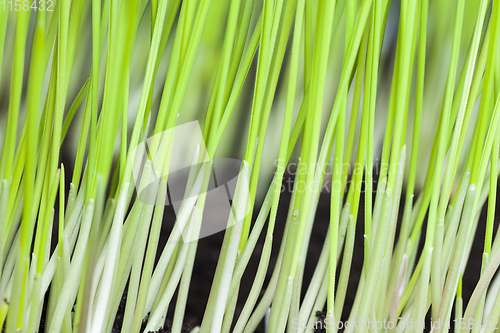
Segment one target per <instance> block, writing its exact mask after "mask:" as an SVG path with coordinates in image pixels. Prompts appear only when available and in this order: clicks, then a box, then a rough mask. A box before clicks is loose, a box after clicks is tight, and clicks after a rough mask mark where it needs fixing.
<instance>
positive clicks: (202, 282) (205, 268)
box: [2, 178, 500, 333]
mask: <svg viewBox="0 0 500 333" xmlns="http://www.w3.org/2000/svg"><path fill="white" fill-rule="evenodd" d="M375 179H376V178H375ZM374 187H375V186H374ZM375 188H376V187H375ZM403 193H404V192H403ZM361 198H362V199H361V201H362V202H361V203H360V207H363V205H364V203H363V196H362V197H361ZM497 198H498V199H497V200H498V201H500V196H499V197H497ZM280 200H281V202H280V205H279V207H280V208H279V209H278V217H277V221H276V227H275V232H274V244H273V252H272V256H271V262H270V265H269V270H268V274H267V277H266V281H265V284H264V288H265V286H266V285H267V283H268V282H269V279H270V276H271V274H272V269H273V268H274V266H275V263H276V259H277V254H278V251H279V246H280V242H281V239H282V236H283V231H284V227H285V225H284V224H285V220H286V215H287V209H288V203H289V201H290V193H286V192H285V193H283V194H282V195H281V199H280ZM401 201H402V202H403V200H401ZM497 205H498V202H497ZM486 207H487V204H485V206H484V207H483V211H482V216H481V219H480V223H479V225H478V229H477V231H476V236H475V241H474V245H473V247H472V252H471V254H470V258H471V259H473V258H481V256H482V251H483V245H484V244H483V243H484V233H485V224H486V223H485V221H486ZM402 209H403V207H401V208H400V210H401V212H402ZM255 211H258V210H255ZM363 213H364V212H363V210H362V209H360V212H359V214H358V222H357V227H356V240H355V246H354V256H353V262H352V266H351V267H352V268H351V273H350V278H349V285H348V290H347V295H346V300H345V305H344V311H343V313H342V318H341V319H340V320H342V321H345V320H347V318H348V315H349V313H350V310H351V307H352V304H353V302H354V297H355V291H356V289H357V285H358V283H359V278H360V274H361V268H362V266H363V246H364V244H363ZM255 215H256V214H255ZM254 217H255V216H254ZM174 219H175V213H174V211H173V209H172V208H171V207H167V209H166V210H165V220H164V224H163V229H162V236H161V239H160V244H159V249H162V248H163V246H164V245H165V243H166V241H167V237H168V235H169V234H170V231H171V229H172V224H173V221H174ZM329 219H330V195H329V194H328V193H325V194H321V196H320V200H319V204H318V209H317V213H316V219H315V223H314V227H313V231H312V234H311V240H310V242H309V251H308V257H307V261H306V266H305V271H304V280H303V285H304V286H307V285H308V283H309V281H310V279H311V277H312V274H313V272H314V268H315V266H316V264H317V261H318V258H319V256H320V253H321V249H322V246H323V243H324V240H325V235H326V233H327V230H328V225H329ZM495 221H496V223H495V230H498V221H499V210H498V209H497V216H496V219H495ZM424 228H425V225H424ZM266 229H267V225H265V226H264V230H266ZM264 235H265V232H263V234H262V235H261V237H260V239H259V242H258V244H257V246H256V248H255V250H254V254H253V256H252V258H251V260H250V262H249V264H248V266H247V269H246V271H245V274H244V275H243V278H242V283H241V288H240V291H239V297H238V303H237V307H236V313H235V316H234V318H235V322H236V320H237V319H238V317H239V315H240V313H241V310H242V309H243V306H244V303H245V300H246V298H247V296H248V294H249V292H250V289H251V287H252V281H253V277H254V276H255V273H256V271H257V266H258V263H259V259H260V256H261V253H262V247H263V244H264ZM223 237H224V232H219V233H217V234H215V235H212V236H209V237H206V238H203V239H201V240H200V241H199V244H198V250H197V254H196V260H195V264H194V268H193V275H192V282H191V286H190V290H189V297H188V301H187V305H186V311H185V315H184V326H183V332H189V331H190V330H191V329H192V328H193V327H195V326H198V325H200V324H201V321H202V319H203V315H204V311H205V306H206V304H207V301H208V296H209V293H210V288H211V286H212V279H213V276H214V274H215V269H216V265H217V260H218V257H219V252H220V248H221V245H222V240H223ZM480 265H481V260H479V259H477V260H475V259H473V260H468V262H467V269H466V270H465V275H464V277H463V298H464V304H467V302H468V300H469V298H470V296H471V294H472V292H473V290H474V288H475V286H476V284H477V281H478V280H479V274H480ZM306 289H307V288H302V294H303V295H304V294H305V292H306ZM47 298H48V297H47ZM125 302H126V293H125V294H124V296H123V298H122V302H121V304H120V307H119V310H118V314H117V317H116V320H115V325H114V328H113V333H115V332H120V329H121V325H122V321H123V314H124V310H125ZM175 302H176V296H174V298H173V299H172V302H171V304H172V305H171V306H170V309H169V312H168V313H167V317H166V318H167V319H166V320H165V323H164V326H163V327H162V328H161V329H160V330H158V331H157V332H158V333H164V332H170V327H171V326H170V325H171V320H172V318H173V308H174V304H175ZM315 310H316V316H317V318H318V321H323V320H324V319H325V312H324V310H326V309H315ZM44 317H45V315H44V314H43V315H42V321H41V325H40V332H43V331H44V328H45V327H44V326H45V325H44ZM319 327H321V325H319ZM143 328H144V327H143ZM157 332H154V333H157ZM255 332H258V333H263V332H264V322H261V323H260V325H259V326H258V328H257V329H256V331H255ZM316 332H317V333H319V332H324V331H322V330H321V329H318V330H317V331H316ZM2 333H3V330H2ZM152 333H153V332H152Z"/></svg>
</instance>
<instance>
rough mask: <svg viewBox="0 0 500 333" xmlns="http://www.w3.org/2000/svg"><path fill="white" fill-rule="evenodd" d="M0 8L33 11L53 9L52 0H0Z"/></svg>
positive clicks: (50, 10) (49, 10)
mask: <svg viewBox="0 0 500 333" xmlns="http://www.w3.org/2000/svg"><path fill="white" fill-rule="evenodd" d="M0 8H2V9H3V10H4V11H5V10H10V11H16V12H19V11H25V12H27V11H28V10H34V11H37V10H39V11H42V12H43V11H48V12H52V11H54V2H53V0H32V1H30V0H8V1H7V0H2V1H1V2H0Z"/></svg>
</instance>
